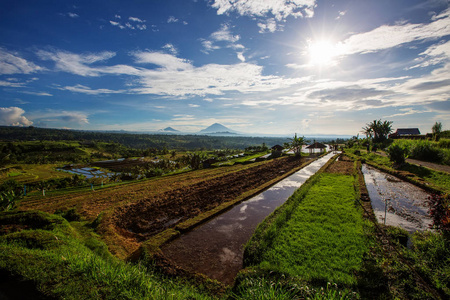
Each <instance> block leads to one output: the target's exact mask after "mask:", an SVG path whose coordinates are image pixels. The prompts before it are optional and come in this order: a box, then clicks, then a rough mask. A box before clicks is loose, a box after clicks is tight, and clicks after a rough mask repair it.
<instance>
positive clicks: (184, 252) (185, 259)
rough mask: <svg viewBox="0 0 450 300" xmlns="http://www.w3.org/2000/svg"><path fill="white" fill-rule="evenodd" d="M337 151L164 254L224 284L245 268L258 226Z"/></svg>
mask: <svg viewBox="0 0 450 300" xmlns="http://www.w3.org/2000/svg"><path fill="white" fill-rule="evenodd" d="M335 154H336V153H333V152H331V153H328V154H327V155H325V156H323V157H321V158H319V159H318V160H316V161H314V162H312V163H311V164H309V165H308V166H306V167H304V168H303V169H301V170H300V171H298V172H296V173H294V174H292V175H291V176H289V177H287V178H285V179H283V180H282V181H280V182H278V183H277V184H275V185H273V186H272V187H271V188H269V189H267V190H265V191H263V192H262V193H260V194H258V195H256V196H254V197H252V198H250V199H249V200H246V201H243V202H241V203H240V204H238V205H236V206H234V207H233V208H231V209H230V210H228V211H227V212H225V213H223V214H221V215H219V216H217V217H215V218H214V219H212V220H210V221H208V222H206V223H204V224H202V225H200V226H198V227H196V228H195V229H193V230H191V231H189V232H187V233H186V234H183V235H181V236H180V237H179V238H177V239H176V240H174V241H172V242H170V243H168V244H166V245H164V246H163V247H162V249H161V250H162V252H163V253H164V256H165V257H166V258H168V259H170V260H171V261H172V262H174V263H176V264H177V265H178V266H180V267H182V268H184V269H186V270H189V271H194V272H197V273H201V274H204V275H206V276H208V277H209V278H212V279H216V280H218V281H221V282H223V283H225V284H232V283H233V281H234V277H235V276H236V274H237V273H238V272H239V270H241V269H242V262H243V254H244V244H245V243H246V242H247V241H248V240H249V239H250V237H251V236H252V234H253V232H254V230H255V228H256V226H257V225H258V224H259V223H260V222H261V221H263V220H264V218H265V217H267V216H268V215H269V214H270V213H271V212H273V211H274V210H275V209H276V208H277V207H278V206H280V205H281V204H283V203H284V202H285V201H286V200H287V199H288V198H289V197H290V196H291V195H292V194H293V193H294V191H295V190H296V189H298V188H299V187H300V186H301V185H302V184H303V183H304V182H305V181H306V180H307V179H308V178H309V177H311V176H312V175H313V174H315V173H316V172H317V171H318V170H319V169H320V168H321V167H322V166H323V165H324V164H325V163H326V162H327V161H328V160H329V159H331V158H332V157H333V156H334V155H335Z"/></svg>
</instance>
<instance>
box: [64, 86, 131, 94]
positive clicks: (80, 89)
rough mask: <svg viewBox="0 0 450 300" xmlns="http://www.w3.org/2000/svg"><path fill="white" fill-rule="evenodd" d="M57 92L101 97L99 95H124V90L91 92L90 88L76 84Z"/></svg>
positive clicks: (97, 90)
mask: <svg viewBox="0 0 450 300" xmlns="http://www.w3.org/2000/svg"><path fill="white" fill-rule="evenodd" d="M58 89H59V90H63V91H71V92H75V93H82V94H87V95H101V94H119V93H124V92H125V91H124V90H117V91H114V90H109V89H96V90H93V89H91V88H90V87H87V86H84V85H81V84H77V85H75V86H65V87H61V88H58Z"/></svg>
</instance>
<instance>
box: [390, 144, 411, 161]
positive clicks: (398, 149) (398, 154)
mask: <svg viewBox="0 0 450 300" xmlns="http://www.w3.org/2000/svg"><path fill="white" fill-rule="evenodd" d="M386 153H387V154H388V157H389V160H391V161H392V162H393V163H394V164H396V165H403V164H404V163H405V161H406V158H407V157H408V154H409V149H408V147H405V146H401V145H399V144H392V145H390V146H389V147H388V148H387V149H386Z"/></svg>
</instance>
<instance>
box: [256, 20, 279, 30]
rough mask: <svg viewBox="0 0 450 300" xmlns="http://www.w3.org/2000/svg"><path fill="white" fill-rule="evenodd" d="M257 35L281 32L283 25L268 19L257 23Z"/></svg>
mask: <svg viewBox="0 0 450 300" xmlns="http://www.w3.org/2000/svg"><path fill="white" fill-rule="evenodd" d="M258 27H259V33H266V32H275V31H277V30H278V31H282V30H283V25H280V24H278V23H277V22H276V21H275V19H274V18H269V19H267V20H264V21H262V22H259V23H258Z"/></svg>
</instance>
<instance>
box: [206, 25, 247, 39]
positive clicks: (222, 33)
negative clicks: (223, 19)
mask: <svg viewBox="0 0 450 300" xmlns="http://www.w3.org/2000/svg"><path fill="white" fill-rule="evenodd" d="M211 38H212V39H213V40H215V41H218V42H220V41H224V42H229V43H235V42H237V41H239V39H240V38H241V37H240V36H239V35H232V34H231V31H230V27H229V25H227V24H222V26H221V28H220V29H219V30H217V31H216V32H213V33H212V34H211Z"/></svg>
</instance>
